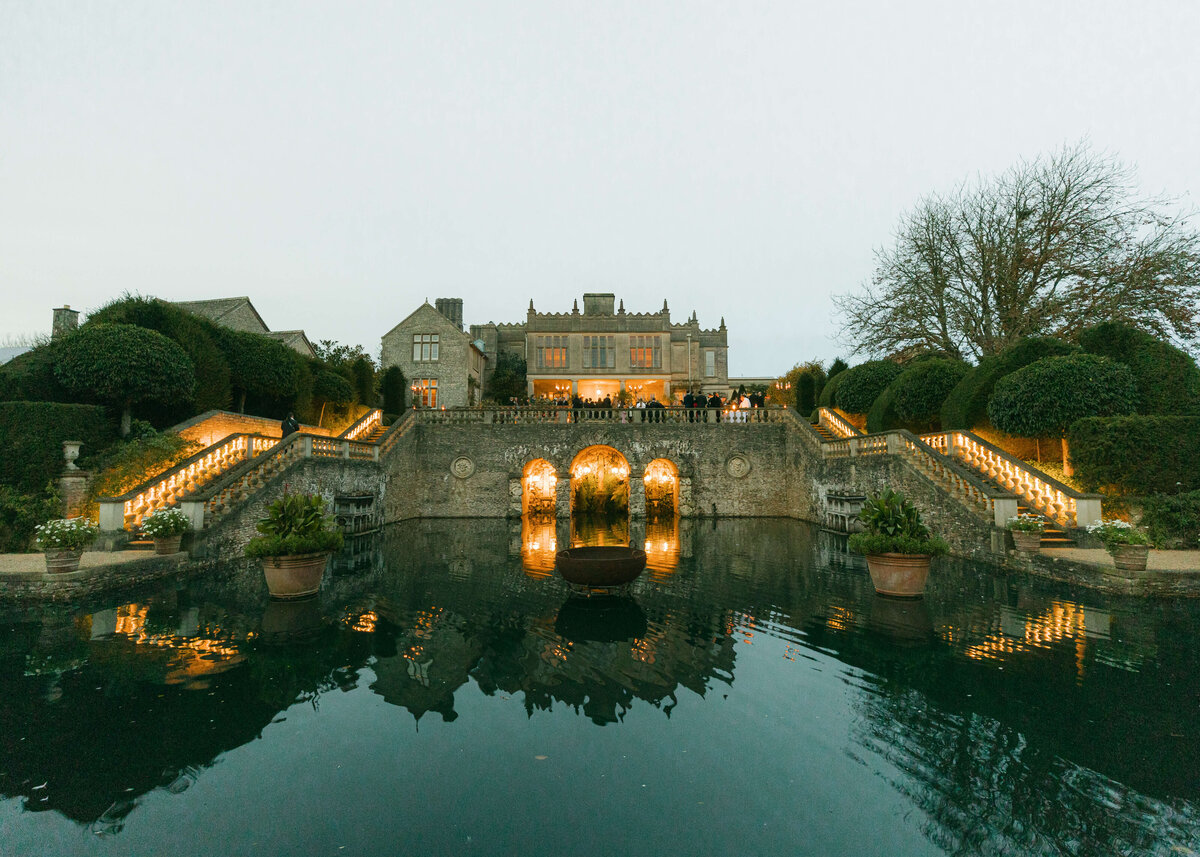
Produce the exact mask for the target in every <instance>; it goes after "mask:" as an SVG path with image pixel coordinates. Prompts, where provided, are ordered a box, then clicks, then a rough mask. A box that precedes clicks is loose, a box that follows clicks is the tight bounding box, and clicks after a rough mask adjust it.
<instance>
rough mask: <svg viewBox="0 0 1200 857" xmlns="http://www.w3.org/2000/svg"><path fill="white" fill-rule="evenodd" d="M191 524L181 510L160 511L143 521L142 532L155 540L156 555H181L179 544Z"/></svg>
mask: <svg viewBox="0 0 1200 857" xmlns="http://www.w3.org/2000/svg"><path fill="white" fill-rule="evenodd" d="M189 526H190V523H189V522H188V518H187V515H185V514H183V512H182V511H181V510H179V509H159V510H158V511H157V512H155V513H154V514H152V515H150V517H148V518H146V519H145V520H143V521H142V532H143V533H145V534H146V535H147V536H149V537H150V538H152V539H154V552H155V553H156V554H160V555H164V554H172V553H179V543H180V542H181V541H183V534H184V533H186V532H187V530H188V527H189Z"/></svg>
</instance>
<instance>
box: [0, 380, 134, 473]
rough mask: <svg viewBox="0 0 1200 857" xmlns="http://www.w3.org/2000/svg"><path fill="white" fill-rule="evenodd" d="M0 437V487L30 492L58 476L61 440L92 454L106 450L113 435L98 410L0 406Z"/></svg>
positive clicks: (54, 404) (56, 405)
mask: <svg viewBox="0 0 1200 857" xmlns="http://www.w3.org/2000/svg"><path fill="white" fill-rule="evenodd" d="M0 438H4V443H3V445H0V484H4V485H11V486H12V487H14V488H16V489H18V490H19V491H21V492H24V493H30V492H37V491H41V490H42V489H43V488H44V487H45V485H46V482H47V481H48V480H49V479H52V478H54V477H56V476H57V475H58V474H59V473H61V472H62V470H63V467H64V462H63V448H62V442H63V441H64V440H80V441H83V444H84V447H83V453H84V454H85V455H91V454H95V453H97V452H100V451H101V450H104V449H107V448H108V447H109V446H111V445H112V444H113V442H114V441H115V440H116V438H117V431H116V425H115V422H114V421H113V420H112V419H111V418H110V417H109V415H108V413H107V412H106V411H105V409H104V408H102V407H100V406H99V405H66V404H61V403H58V402H0Z"/></svg>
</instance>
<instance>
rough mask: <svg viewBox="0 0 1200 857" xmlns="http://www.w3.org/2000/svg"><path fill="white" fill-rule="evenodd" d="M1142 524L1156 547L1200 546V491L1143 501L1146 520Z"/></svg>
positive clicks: (1154, 495) (1185, 547) (1155, 497)
mask: <svg viewBox="0 0 1200 857" xmlns="http://www.w3.org/2000/svg"><path fill="white" fill-rule="evenodd" d="M1138 523H1139V524H1140V525H1141V527H1142V529H1144V530H1145V531H1146V535H1148V536H1149V537H1150V542H1151V544H1153V545H1154V546H1155V547H1156V548H1166V549H1169V550H1188V549H1194V548H1197V547H1200V491H1188V492H1186V493H1181V494H1152V495H1150V496H1149V497H1145V498H1143V499H1142V519H1141V520H1140V521H1139V522H1138Z"/></svg>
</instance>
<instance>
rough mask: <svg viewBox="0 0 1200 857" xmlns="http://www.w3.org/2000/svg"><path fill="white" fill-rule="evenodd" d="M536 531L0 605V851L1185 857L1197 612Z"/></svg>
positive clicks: (797, 557)
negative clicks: (920, 593) (573, 570)
mask: <svg viewBox="0 0 1200 857" xmlns="http://www.w3.org/2000/svg"><path fill="white" fill-rule="evenodd" d="M622 526H625V527H626V530H624V531H623V533H617V534H615V535H617V536H620V535H624V537H630V538H632V539H633V540H634V541H635V543H639V544H644V545H645V547H646V549H647V555H648V567H647V572H646V574H644V575H643V576H642V577H641V578H640V579H639V580H638V581H637V582H636V583H635V584H633V586H632V587H631V588H630V589H629V591H628V592H626V593H621V594H616V595H605V596H598V597H586V595H585V594H583V593H580V592H576V591H573V590H572V589H571V588H570V587H569V586H567V585H566V584H565V583H563V581H562V580H561V579H560V578H558V577H557V576H556V575H555V574H554V572H553V552H554V550H555V549H556V547H557V546H558V545H562V546H563V547H566V546H568V545H569V544H571V543H578V542H579V541H580V540H583V541H600V540H603V539H606V538H607V539H611V538H613V537H615V535H614V533H613V532H612V530H611V529H609V530H606V529H605V528H604V527H602V526H594V525H584V524H582V523H580V524H578V525H577V526H571V525H570V524H569V523H567V522H555V521H553V520H549V521H546V520H526V521H523V522H506V521H471V522H464V521H421V522H413V523H408V524H403V525H398V526H395V527H392V528H390V529H388V530H387V531H386V532H384V533H382V534H378V535H376V536H374V537H368V538H365V539H359V540H356V541H355V542H354V543H353V544H351V545H348V546H347V549H346V551H345V552H343V553H342V554H341V555H339V556H338V557H336V558H335V559H336V561H335V563H334V564H333V566H332V568H331V572H330V573H329V574H327V575H326V585H325V587H324V588H323V590H322V592H321V593H320V595H319V597H318V598H317V599H315V600H310V601H308V602H304V603H299V604H287V603H277V602H276V603H272V602H270V601H269V600H268V599H267V597H266V593H265V587H264V586H263V583H262V579H261V572H260V571H259V570H258V569H256V568H254V567H250V566H242V565H239V566H237V567H231V568H229V569H227V570H226V571H225V572H224V573H222V574H221V575H218V576H214V577H212V578H206V579H203V580H192V581H188V582H186V583H176V584H172V585H169V586H158V587H153V588H148V589H146V590H145V591H137V592H131V593H125V594H124V595H122V596H121V597H119V598H111V599H109V600H107V601H100V602H97V603H88V604H80V605H73V606H70V607H67V606H62V607H51V608H39V609H33V610H22V609H14V608H7V609H0V854H4V855H9V854H13V855H25V854H28V855H74V854H114V855H115V854H122V855H124V854H136V855H150V854H169V855H212V854H230V855H242V854H247V855H249V854H256V855H258V854H262V855H271V854H330V855H351V854H361V855H376V854H384V855H386V854H423V855H424V854H430V855H440V854H522V855H529V854H547V855H564V854H570V855H613V854H634V855H636V854H652V853H658V854H694V855H706V854H734V853H737V854H746V855H765V854H778V855H798V854H813V855H840V854H845V855H873V854H879V855H910V854H911V855H923V854H963V855H966V854H984V855H993V854H997V855H998V854H1014V855H1015V854H1039V855H1040V854H1053V855H1060V854H1070V855H1111V854H1138V855H1142V854H1149V855H1158V854H1161V855H1189V854H1196V853H1198V852H1200V811H1198V810H1200V729H1198V726H1200V652H1198V649H1200V646H1198V643H1200V604H1196V603H1194V602H1190V601H1174V602H1168V601H1142V600H1136V599H1128V598H1119V597H1112V596H1106V595H1102V594H1098V593H1094V592H1090V591H1085V590H1076V589H1072V588H1070V587H1067V586H1063V585H1058V584H1051V583H1047V582H1044V581H1034V580H1029V579H1027V578H1023V577H1020V576H1004V575H1001V574H998V573H996V572H994V571H993V570H991V569H989V568H986V567H983V566H975V565H971V564H967V563H957V562H951V561H947V562H944V563H942V564H940V565H938V566H935V569H934V573H933V574H932V575H931V578H930V589H929V593H928V595H927V597H926V598H925V599H924V600H923V601H918V602H900V601H891V600H886V599H881V598H879V597H877V596H875V595H874V593H873V591H872V589H871V585H870V581H869V579H868V577H867V574H866V569H865V566H864V565H863V563H862V561H861V560H860V559H858V558H855V557H851V556H849V555H848V554H846V552H845V544H844V540H843V539H840V538H839V537H836V536H832V535H830V534H827V533H822V532H821V531H819V530H817V529H815V528H813V527H810V526H808V525H805V524H801V523H797V522H794V521H783V520H766V521H764V520H729V521H719V522H715V523H714V522H711V521H705V522H699V523H693V522H687V521H685V522H683V523H682V525H680V524H679V523H677V522H674V521H670V520H667V521H666V522H660V523H654V524H651V525H644V524H639V523H636V522H635V523H634V524H633V525H632V526H630V525H627V524H624V523H623V524H622Z"/></svg>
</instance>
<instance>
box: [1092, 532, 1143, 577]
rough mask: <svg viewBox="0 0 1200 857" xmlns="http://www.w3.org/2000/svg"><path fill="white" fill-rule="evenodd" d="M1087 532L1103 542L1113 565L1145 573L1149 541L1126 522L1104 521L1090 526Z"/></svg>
mask: <svg viewBox="0 0 1200 857" xmlns="http://www.w3.org/2000/svg"><path fill="white" fill-rule="evenodd" d="M1087 529H1088V532H1089V533H1091V534H1092V535H1094V536H1096V538H1098V539H1100V541H1102V542H1104V549H1105V550H1106V551H1108V552H1109V554H1111V555H1112V558H1113V565H1115V566H1116V567H1117V568H1123V569H1126V570H1128V571H1145V570H1146V559H1147V558H1148V557H1149V554H1150V539H1149V538H1147V536H1146V534H1145V533H1143V532H1142V531H1141V530H1139V529H1138V528H1137V527H1135V526H1134V525H1133V524H1131V523H1129V522H1128V521H1116V520H1104V521H1101V522H1100V523H1098V524H1090V525H1089V526H1088V528H1087Z"/></svg>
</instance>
